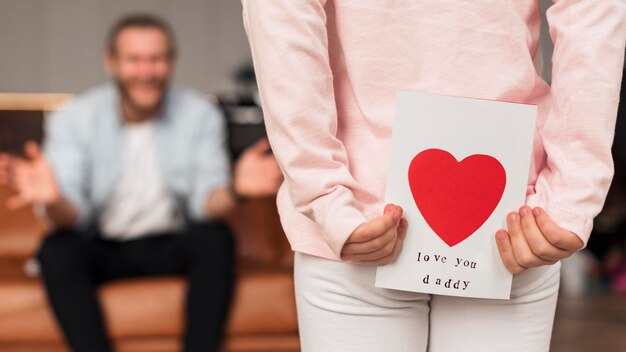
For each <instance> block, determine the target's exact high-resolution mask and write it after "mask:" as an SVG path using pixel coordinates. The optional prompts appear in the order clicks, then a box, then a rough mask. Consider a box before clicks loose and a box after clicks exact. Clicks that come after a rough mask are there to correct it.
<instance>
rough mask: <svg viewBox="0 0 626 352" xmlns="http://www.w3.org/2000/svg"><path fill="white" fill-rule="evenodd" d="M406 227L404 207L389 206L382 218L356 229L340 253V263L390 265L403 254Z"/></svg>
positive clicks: (386, 207)
mask: <svg viewBox="0 0 626 352" xmlns="http://www.w3.org/2000/svg"><path fill="white" fill-rule="evenodd" d="M407 227H408V223H407V221H406V219H405V218H403V217H402V208H401V207H399V206H397V205H394V204H387V205H386V206H385V209H384V211H383V215H381V216H380V217H378V218H376V219H373V220H370V221H368V222H366V223H363V224H361V225H360V226H359V227H357V228H356V230H354V232H353V233H352V234H351V235H350V237H349V238H348V240H347V241H346V244H345V245H344V246H343V249H342V250H341V260H344V261H350V262H355V263H361V264H371V265H384V264H388V263H391V262H392V261H394V260H395V259H396V257H397V256H398V253H400V248H402V241H403V240H404V236H405V235H406V229H407Z"/></svg>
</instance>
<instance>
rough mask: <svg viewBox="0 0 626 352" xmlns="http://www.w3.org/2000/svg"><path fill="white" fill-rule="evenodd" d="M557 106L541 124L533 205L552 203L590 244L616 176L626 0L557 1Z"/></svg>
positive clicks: (553, 11) (554, 213)
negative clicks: (541, 164)
mask: <svg viewBox="0 0 626 352" xmlns="http://www.w3.org/2000/svg"><path fill="white" fill-rule="evenodd" d="M553 1H554V4H553V5H552V6H551V7H550V8H549V9H548V12H547V18H548V23H549V26H550V35H551V37H552V40H553V42H554V53H553V57H552V62H553V70H552V86H551V95H552V105H551V110H550V113H549V115H548V118H547V119H546V121H545V124H544V125H543V126H539V129H538V131H539V134H540V137H541V140H542V142H543V146H544V148H545V151H546V155H547V166H546V167H545V168H544V169H543V170H542V171H540V173H539V176H538V179H537V182H536V185H535V191H536V193H535V194H531V195H529V196H528V197H527V204H529V205H531V206H543V207H545V209H546V211H547V212H548V214H549V215H550V216H551V218H552V219H553V220H554V221H555V222H556V223H557V224H558V225H559V226H561V227H564V228H566V229H568V230H570V231H572V232H574V233H575V234H576V235H578V236H579V237H580V238H581V239H582V241H583V243H585V246H586V244H587V241H588V239H589V235H590V233H591V228H592V225H593V218H594V217H595V216H596V215H597V214H598V213H599V212H600V210H601V209H602V206H603V204H604V200H605V197H606V194H607V192H608V189H609V186H610V183H611V180H612V177H613V161H612V157H611V144H612V142H613V137H614V130H615V119H616V116H617V106H618V102H619V91H620V83H621V73H622V70H623V65H624V46H625V42H626V2H625V1H624V0H601V1H586V0H553Z"/></svg>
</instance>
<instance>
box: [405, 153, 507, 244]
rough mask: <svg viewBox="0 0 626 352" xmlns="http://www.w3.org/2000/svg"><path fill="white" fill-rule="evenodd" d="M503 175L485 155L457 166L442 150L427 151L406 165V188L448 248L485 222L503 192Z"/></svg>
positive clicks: (491, 159) (501, 168) (476, 156)
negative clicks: (407, 185)
mask: <svg viewBox="0 0 626 352" xmlns="http://www.w3.org/2000/svg"><path fill="white" fill-rule="evenodd" d="M505 184H506V172H505V171H504V167H502V164H500V162H499V161H498V160H497V159H496V158H494V157H492V156H489V155H483V154H474V155H470V156H468V157H467V158H465V159H463V160H462V161H461V162H458V161H457V160H456V159H455V158H454V156H452V155H451V154H450V153H448V152H447V151H445V150H441V149H427V150H424V151H422V152H420V153H418V154H417V155H416V156H415V157H414V158H413V160H411V164H410V165H409V186H410V188H411V193H412V194H413V199H414V200H415V204H416V205H417V208H418V209H419V211H420V212H421V213H422V216H423V217H424V219H425V220H426V222H427V223H428V225H429V226H430V227H431V228H432V229H433V231H435V233H436V234H437V235H438V236H439V237H440V238H441V239H442V240H443V241H444V242H445V243H447V244H448V246H450V247H452V246H455V245H457V244H459V243H460V242H462V241H464V240H465V239H467V238H468V237H470V236H471V235H472V234H473V233H474V232H475V231H476V230H478V228H479V227H480V226H482V224H483V223H484V222H485V221H487V219H488V218H489V216H490V215H491V213H492V212H493V211H494V209H495V208H496V206H497V205H498V203H499V202H500V199H501V198H502V193H503V192H504V186H505Z"/></svg>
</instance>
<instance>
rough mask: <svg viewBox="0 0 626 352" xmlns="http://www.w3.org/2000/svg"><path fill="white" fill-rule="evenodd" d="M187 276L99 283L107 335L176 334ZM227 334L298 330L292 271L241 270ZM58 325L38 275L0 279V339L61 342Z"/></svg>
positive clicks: (181, 311)
mask: <svg viewBox="0 0 626 352" xmlns="http://www.w3.org/2000/svg"><path fill="white" fill-rule="evenodd" d="M184 291H185V281H184V280H183V279H182V278H176V277H168V278H155V279H152V278H150V279H140V280H137V279H133V280H121V281H116V282H111V283H107V284H104V285H102V287H101V289H100V292H99V294H100V296H101V301H102V302H103V312H104V316H105V320H106V323H107V326H108V329H109V332H110V334H111V336H113V337H114V338H116V339H117V338H134V337H142V338H145V337H147V336H180V334H181V332H182V330H183V326H184V322H183V299H184ZM233 303H234V304H233V311H232V312H231V315H230V321H229V324H228V327H227V334H228V335H246V334H249V335H258V334H281V333H289V334H296V333H297V319H296V312H295V298H294V293H293V280H292V274H291V273H290V272H282V273H280V272H267V273H253V274H242V275H241V276H240V278H239V280H238V286H237V289H236V293H235V298H234V302H233ZM60 340H61V338H60V334H59V329H58V328H57V326H56V323H55V320H54V318H53V316H52V314H51V311H50V309H49V308H48V305H47V302H46V296H45V292H44V288H43V286H42V284H41V283H40V282H39V281H38V280H27V279H26V280H13V281H2V282H0V342H3V343H4V342H36V341H42V342H43V341H60Z"/></svg>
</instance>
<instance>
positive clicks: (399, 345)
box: [294, 252, 561, 352]
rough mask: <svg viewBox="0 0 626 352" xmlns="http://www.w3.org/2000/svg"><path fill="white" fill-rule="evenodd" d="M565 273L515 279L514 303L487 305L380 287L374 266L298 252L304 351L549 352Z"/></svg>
mask: <svg viewBox="0 0 626 352" xmlns="http://www.w3.org/2000/svg"><path fill="white" fill-rule="evenodd" d="M560 267H561V264H560V263H556V264H554V265H551V266H543V267H538V268H533V269H530V270H527V271H525V272H523V273H521V274H518V275H515V276H514V277H513V286H512V291H511V299H510V300H490V299H475V298H458V297H448V296H440V295H429V294H423V293H414V292H405V291H398V290H390V289H384V288H377V287H374V277H375V273H376V267H374V266H366V265H358V264H348V263H344V262H338V261H333V260H328V259H324V258H319V257H315V256H311V255H308V254H303V253H300V252H296V256H295V267H294V274H295V288H296V303H297V307H298V323H299V326H300V339H301V345H302V351H303V352H318V351H319V352H334V351H337V352H352V351H354V352H368V351H372V352H380V351H382V352H404V351H407V352H409V351H410V352H425V351H429V352H456V351H463V352H472V351H477V352H478V351H480V352H490V351H494V352H506V351H515V352H542V351H548V349H549V345H550V336H551V332H552V323H553V321H554V311H555V308H556V301H557V293H558V289H559V271H560ZM429 330H430V331H429Z"/></svg>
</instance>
